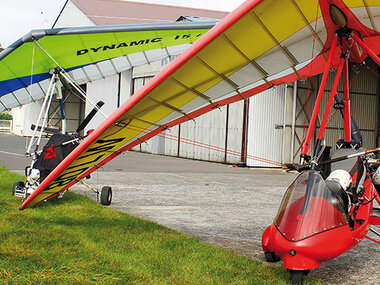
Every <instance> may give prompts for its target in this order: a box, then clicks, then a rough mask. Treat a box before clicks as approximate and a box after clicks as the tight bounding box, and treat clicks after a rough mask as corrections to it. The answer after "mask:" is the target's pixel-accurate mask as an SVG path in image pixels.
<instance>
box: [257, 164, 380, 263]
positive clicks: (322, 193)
mask: <svg viewBox="0 0 380 285" xmlns="http://www.w3.org/2000/svg"><path fill="white" fill-rule="evenodd" d="M364 187H365V192H364V194H363V196H362V197H363V198H364V199H366V200H367V199H368V201H370V200H371V199H372V198H373V185H372V183H371V181H370V179H369V178H367V180H366V181H365V183H364ZM346 211H347V208H345V206H344V205H342V203H341V202H340V201H339V199H338V198H337V197H336V194H334V193H333V192H332V191H331V190H330V189H329V188H328V187H327V185H326V183H325V181H324V180H323V178H322V177H321V176H320V175H319V174H318V173H317V172H316V171H313V170H309V171H305V172H304V173H302V174H301V175H300V176H298V177H297V179H296V180H295V181H294V182H293V184H292V185H291V186H290V187H289V189H288V191H287V192H286V194H285V196H284V199H283V201H282V204H281V207H280V210H279V213H278V215H277V217H276V219H275V221H274V223H273V224H272V225H270V226H269V227H268V228H267V229H266V230H265V232H264V234H263V237H262V246H263V250H264V252H275V253H276V254H277V255H279V256H280V257H281V258H282V259H283V261H284V266H285V267H286V268H287V269H291V270H308V269H313V268H316V267H318V266H319V265H320V264H321V263H322V262H324V261H327V260H330V259H333V258H335V257H337V256H339V255H341V254H343V253H344V252H346V251H348V250H349V249H351V248H353V247H354V246H355V245H357V244H358V243H359V242H360V241H361V239H363V238H364V237H365V236H366V234H367V232H368V230H369V227H370V224H369V217H370V213H371V212H372V203H367V204H366V203H363V204H362V205H360V206H359V207H358V208H356V209H354V211H351V212H354V214H353V215H352V218H353V222H351V223H349V222H348V220H349V219H348V215H347V212H346Z"/></svg>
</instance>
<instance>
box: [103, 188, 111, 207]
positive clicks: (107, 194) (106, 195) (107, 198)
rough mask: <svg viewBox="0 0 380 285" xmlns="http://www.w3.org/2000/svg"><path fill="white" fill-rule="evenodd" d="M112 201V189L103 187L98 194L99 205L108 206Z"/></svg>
mask: <svg viewBox="0 0 380 285" xmlns="http://www.w3.org/2000/svg"><path fill="white" fill-rule="evenodd" d="M111 201H112V188H111V187H110V186H103V188H102V191H101V192H100V204H102V205H105V206H109V205H111Z"/></svg>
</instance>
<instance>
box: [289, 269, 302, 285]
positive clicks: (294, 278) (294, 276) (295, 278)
mask: <svg viewBox="0 0 380 285" xmlns="http://www.w3.org/2000/svg"><path fill="white" fill-rule="evenodd" d="M304 275H305V272H304V271H303V270H291V271H290V281H291V282H292V284H302V282H303V277H304Z"/></svg>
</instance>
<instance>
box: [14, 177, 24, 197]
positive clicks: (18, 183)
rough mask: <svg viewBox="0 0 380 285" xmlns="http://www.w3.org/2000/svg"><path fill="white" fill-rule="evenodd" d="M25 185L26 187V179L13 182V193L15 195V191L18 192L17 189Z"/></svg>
mask: <svg viewBox="0 0 380 285" xmlns="http://www.w3.org/2000/svg"><path fill="white" fill-rule="evenodd" d="M24 187H25V183H24V181H20V180H18V181H16V182H15V183H13V187H12V195H13V196H14V195H15V193H16V189H17V190H21V189H22V188H24Z"/></svg>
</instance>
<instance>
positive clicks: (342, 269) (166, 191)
mask: <svg viewBox="0 0 380 285" xmlns="http://www.w3.org/2000/svg"><path fill="white" fill-rule="evenodd" d="M25 145H26V141H25V138H20V137H17V136H14V135H10V134H1V133H0V165H3V166H6V167H7V168H8V169H10V170H13V171H16V172H18V173H23V169H24V168H25V166H26V165H28V164H29V163H30V162H29V160H28V159H26V158H24V157H23V154H24V152H25ZM295 177H296V174H294V173H287V172H285V171H284V170H280V169H257V168H256V169H254V168H239V167H231V166H230V165H227V164H220V163H211V162H204V161H196V160H189V159H181V158H176V157H167V156H160V155H152V154H144V153H137V152H126V153H125V154H123V155H121V156H119V157H118V158H116V159H115V160H113V161H111V162H110V163H108V164H107V165H106V166H105V167H104V168H102V169H100V170H98V171H96V172H95V173H94V174H93V175H92V177H91V179H89V180H87V181H86V183H88V184H90V185H91V186H94V187H96V188H98V189H100V188H101V187H102V186H105V185H109V186H111V187H112V189H113V200H112V204H111V207H112V208H114V209H116V210H118V211H123V212H126V213H129V214H131V215H134V216H137V217H140V218H143V219H147V220H151V221H154V222H157V223H159V224H161V225H164V226H167V227H169V228H172V229H175V230H178V231H180V232H183V233H186V234H188V235H191V236H195V237H198V238H200V239H201V240H203V241H205V242H207V243H210V244H214V245H218V246H221V247H224V248H226V249H228V250H232V251H235V252H238V253H242V254H245V255H247V256H250V257H252V258H256V259H259V260H261V261H264V256H263V253H262V249H261V235H262V233H263V231H264V230H265V228H266V227H267V226H268V225H269V224H271V222H272V221H273V218H274V217H275V215H276V213H277V210H278V207H279V204H280V202H281V199H282V196H283V195H284V193H285V191H286V189H287V187H288V186H289V184H290V183H291V182H292V181H293V179H294V178H295ZM71 190H72V191H74V192H77V193H80V194H83V195H86V196H89V197H91V198H92V199H94V200H96V194H94V193H93V192H91V191H89V190H88V189H87V188H86V187H85V186H83V185H82V184H79V183H78V184H76V185H75V186H73V187H72V189H71ZM379 259H380V246H379V245H377V244H375V243H373V242H370V241H369V240H367V239H364V240H363V241H362V242H361V243H360V244H359V245H358V246H356V247H355V248H354V249H352V250H350V251H349V252H347V253H345V254H344V255H342V256H340V257H338V258H336V259H334V260H331V261H328V262H326V263H324V264H322V266H320V267H319V268H317V269H315V270H312V271H311V273H310V275H311V276H312V277H314V278H316V279H319V280H322V281H325V282H328V283H333V284H359V283H361V284H379V280H380V273H379V272H378V266H379ZM280 265H281V263H280Z"/></svg>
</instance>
